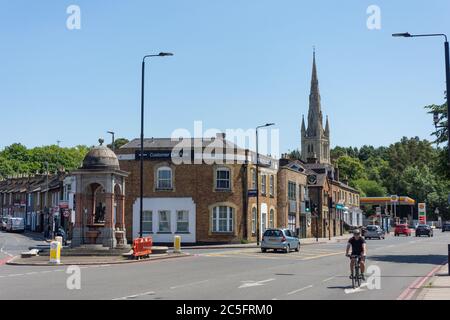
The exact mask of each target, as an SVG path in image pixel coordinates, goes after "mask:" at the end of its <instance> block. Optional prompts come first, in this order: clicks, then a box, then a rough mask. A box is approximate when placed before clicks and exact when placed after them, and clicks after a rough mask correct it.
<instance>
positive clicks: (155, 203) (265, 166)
mask: <svg viewBox="0 0 450 320" xmlns="http://www.w3.org/2000/svg"><path fill="white" fill-rule="evenodd" d="M180 144H183V145H184V147H183V149H182V154H181V153H180V152H179V151H174V150H177V146H179V145H180ZM211 148H213V152H211V150H212V149H211ZM116 153H117V156H118V159H119V162H120V168H121V169H122V170H124V171H126V172H128V173H129V176H128V177H127V178H126V183H127V193H126V200H125V212H126V217H125V220H126V221H125V222H126V225H127V226H131V228H128V229H127V237H128V238H130V239H131V238H133V239H134V238H136V237H138V236H139V233H140V161H138V160H140V140H139V139H135V140H132V141H131V142H129V143H128V144H126V145H124V146H122V147H121V148H119V149H118V150H116ZM180 157H181V158H180ZM180 159H181V160H182V161H181V163H180V161H179V160H180ZM259 160H260V161H259V162H260V176H259V177H260V179H259V192H260V197H259V200H260V201H259V204H260V216H261V219H260V220H259V222H260V228H259V229H260V232H263V231H264V230H265V229H266V228H269V227H276V226H277V192H276V190H277V189H276V188H277V186H276V184H277V170H278V161H277V160H275V159H273V158H271V157H267V156H262V155H260V156H259ZM143 162H144V170H143V176H144V194H143V221H142V226H143V235H144V236H151V237H152V238H153V241H154V242H155V243H171V242H172V241H173V237H174V236H175V235H180V236H181V239H182V242H183V243H241V242H242V241H254V240H255V239H256V232H257V228H256V200H255V191H256V165H255V164H256V153H254V152H252V151H249V150H248V149H243V148H240V147H238V146H236V145H235V144H233V143H232V142H230V141H227V140H226V138H225V134H222V133H221V134H217V135H216V137H212V138H187V139H183V141H182V142H180V141H178V140H177V139H175V140H173V139H170V138H159V139H154V138H152V139H144V154H143Z"/></svg>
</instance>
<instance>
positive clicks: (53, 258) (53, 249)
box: [50, 241, 61, 264]
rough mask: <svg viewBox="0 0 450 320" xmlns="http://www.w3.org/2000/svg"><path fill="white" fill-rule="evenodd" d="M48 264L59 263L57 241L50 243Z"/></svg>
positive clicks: (59, 250)
mask: <svg viewBox="0 0 450 320" xmlns="http://www.w3.org/2000/svg"><path fill="white" fill-rule="evenodd" d="M50 263H53V264H60V263H61V244H60V243H59V242H58V241H52V242H51V243H50Z"/></svg>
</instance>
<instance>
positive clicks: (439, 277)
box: [416, 264, 450, 300]
mask: <svg viewBox="0 0 450 320" xmlns="http://www.w3.org/2000/svg"><path fill="white" fill-rule="evenodd" d="M416 300H450V274H449V267H448V264H445V265H443V266H442V267H439V268H438V270H437V271H436V272H435V273H434V274H433V275H432V276H431V277H429V279H427V281H424V283H423V286H422V287H421V289H420V291H419V293H418V295H417V297H416Z"/></svg>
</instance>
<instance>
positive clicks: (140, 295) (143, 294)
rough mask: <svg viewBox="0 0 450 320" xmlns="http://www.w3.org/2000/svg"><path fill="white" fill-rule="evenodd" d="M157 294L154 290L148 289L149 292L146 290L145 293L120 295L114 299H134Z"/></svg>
mask: <svg viewBox="0 0 450 320" xmlns="http://www.w3.org/2000/svg"><path fill="white" fill-rule="evenodd" d="M153 294H155V292H154V291H148V292H144V293H138V294H134V295H131V296H125V297H120V298H114V299H112V300H126V299H134V298H137V297H142V296H148V295H153Z"/></svg>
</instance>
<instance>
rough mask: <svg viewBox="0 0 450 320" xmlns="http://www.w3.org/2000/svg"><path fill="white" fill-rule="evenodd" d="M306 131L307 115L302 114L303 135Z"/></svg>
mask: <svg viewBox="0 0 450 320" xmlns="http://www.w3.org/2000/svg"><path fill="white" fill-rule="evenodd" d="M305 132H306V126H305V115H302V136H303V135H304V134H305Z"/></svg>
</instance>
